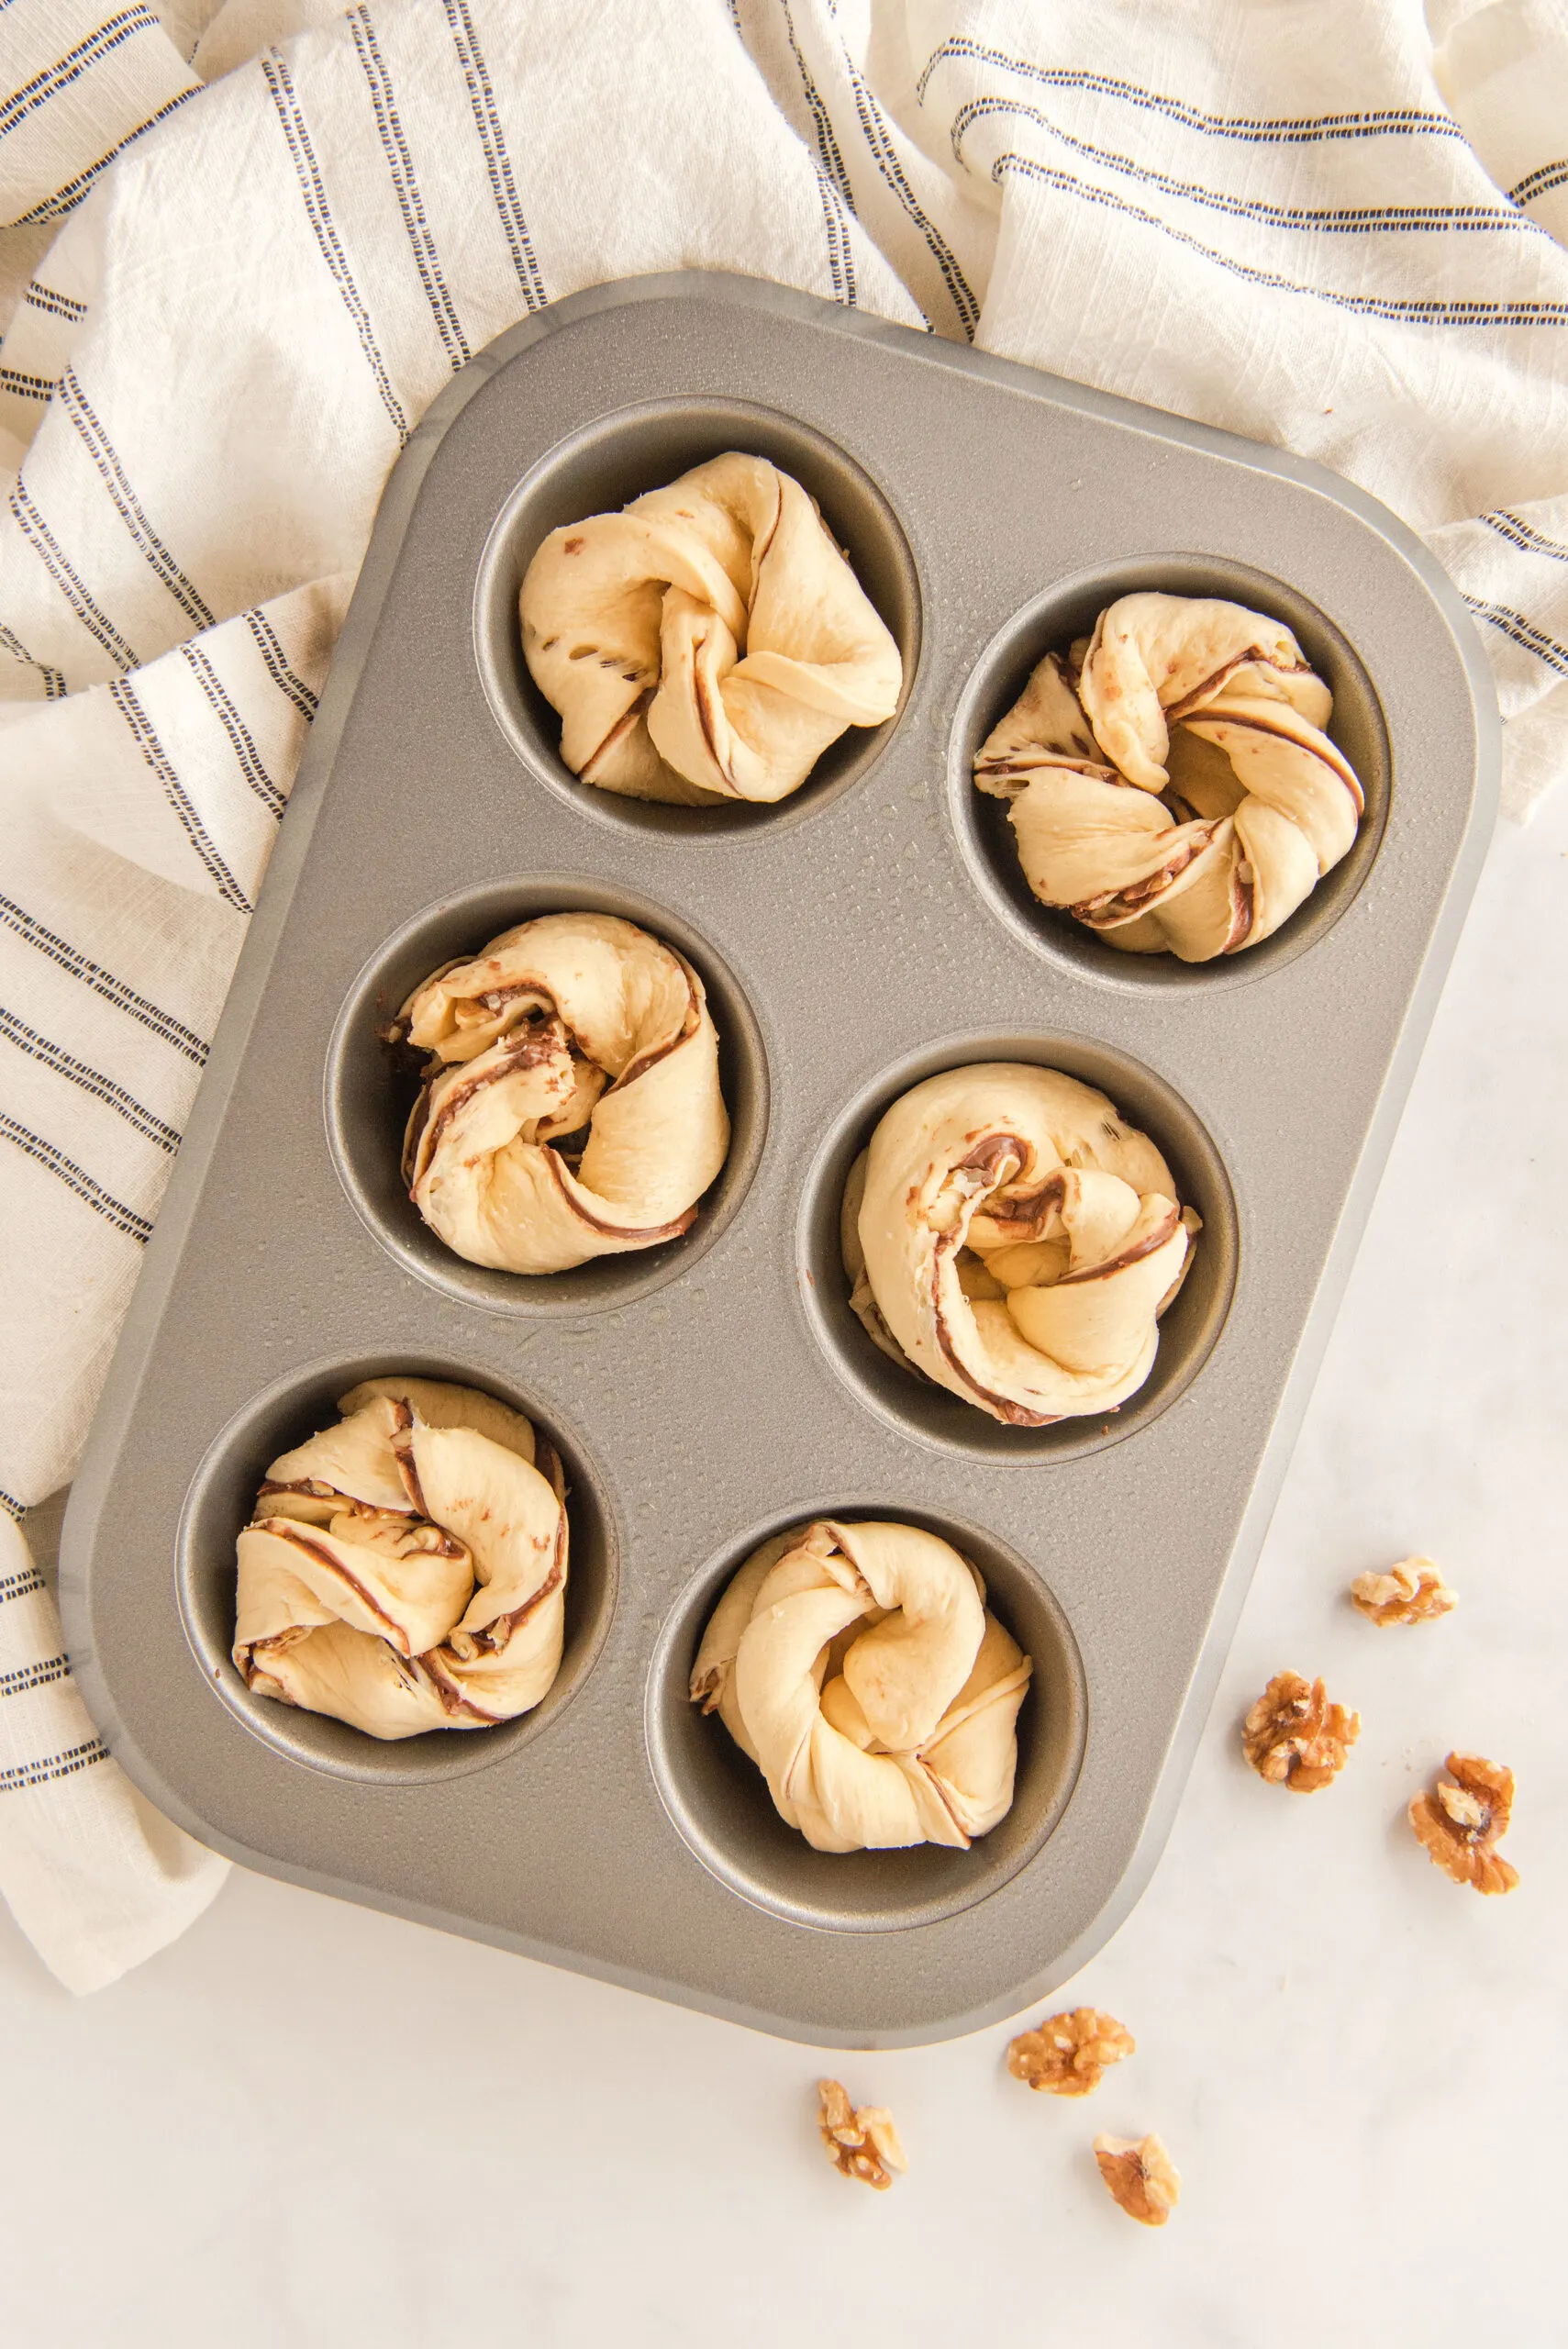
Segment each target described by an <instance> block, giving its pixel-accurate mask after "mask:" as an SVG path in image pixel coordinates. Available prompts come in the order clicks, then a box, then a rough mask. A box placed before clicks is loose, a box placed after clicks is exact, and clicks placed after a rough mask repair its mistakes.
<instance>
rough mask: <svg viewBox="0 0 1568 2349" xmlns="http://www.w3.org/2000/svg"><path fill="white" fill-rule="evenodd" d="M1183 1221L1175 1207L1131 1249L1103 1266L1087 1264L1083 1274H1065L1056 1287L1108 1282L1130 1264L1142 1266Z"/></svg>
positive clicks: (1109, 1257) (1179, 1211)
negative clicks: (1114, 1274)
mask: <svg viewBox="0 0 1568 2349" xmlns="http://www.w3.org/2000/svg"><path fill="white" fill-rule="evenodd" d="M1181 1219H1182V1211H1181V1209H1180V1208H1177V1207H1174V1206H1173V1208H1172V1209H1171V1212H1170V1214H1169V1215H1166V1216H1162V1217H1161V1219H1160V1220H1159V1222H1158V1223H1157V1224H1156V1225H1155V1227H1154V1229H1153V1230H1151V1231H1146V1232H1145V1233H1144V1235H1143V1237H1142V1239H1141V1240H1140V1241H1135V1242H1134V1244H1133V1245H1132V1246H1131V1247H1130V1248H1124V1249H1123V1250H1122V1251H1121V1253H1120V1254H1119V1255H1118V1256H1107V1257H1106V1261H1105V1263H1104V1264H1086V1265H1085V1266H1084V1270H1083V1271H1082V1272H1081V1273H1063V1274H1062V1278H1061V1279H1060V1280H1059V1281H1057V1282H1056V1283H1054V1286H1056V1287H1057V1288H1073V1287H1081V1286H1083V1284H1084V1282H1085V1281H1103V1280H1108V1279H1109V1278H1110V1275H1112V1273H1119V1272H1124V1271H1125V1270H1126V1268H1127V1266H1128V1265H1129V1264H1140V1263H1141V1262H1142V1260H1143V1258H1144V1257H1145V1256H1152V1255H1153V1253H1154V1252H1155V1250H1156V1249H1157V1248H1163V1246H1164V1245H1165V1242H1166V1241H1167V1240H1169V1238H1170V1237H1171V1234H1172V1233H1173V1231H1174V1230H1175V1229H1176V1227H1177V1225H1178V1224H1179V1223H1180V1222H1181Z"/></svg>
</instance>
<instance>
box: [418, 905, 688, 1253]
mask: <svg viewBox="0 0 1568 2349" xmlns="http://www.w3.org/2000/svg"><path fill="white" fill-rule="evenodd" d="M392 1033H393V1035H394V1037H395V1038H396V1039H399V1040H402V1041H406V1042H408V1043H409V1044H411V1045H412V1046H414V1047H415V1049H416V1050H417V1051H419V1052H425V1053H427V1054H428V1060H427V1063H426V1074H425V1083H424V1085H423V1086H422V1088H421V1090H420V1094H419V1097H418V1099H417V1101H416V1103H415V1105H414V1108H413V1112H412V1114H411V1116H410V1118H409V1120H408V1130H407V1135H406V1141H405V1144H404V1160H403V1173H404V1179H405V1181H406V1183H407V1185H408V1192H409V1197H411V1198H412V1199H413V1201H414V1204H415V1206H416V1207H417V1208H418V1210H419V1212H420V1214H421V1215H422V1216H423V1217H424V1219H425V1220H426V1222H427V1223H428V1225H429V1226H430V1228H431V1229H432V1230H434V1231H436V1232H438V1233H439V1236H440V1237H441V1239H442V1240H444V1241H446V1244H447V1246H448V1247H449V1248H450V1249H451V1250H453V1251H454V1252H455V1253H456V1254H457V1255H459V1256H463V1257H466V1258H467V1259H468V1261H469V1263H470V1264H490V1265H495V1266H498V1267H500V1268H501V1269H502V1270H503V1271H506V1272H512V1273H556V1272H562V1271H565V1270H566V1269H567V1268H568V1267H570V1266H571V1265H573V1264H586V1263H588V1261H589V1260H590V1258H592V1257H595V1256H613V1255H621V1254H624V1253H625V1252H627V1251H628V1250H629V1249H633V1248H651V1247H652V1246H654V1245H655V1243H656V1242H657V1241H662V1240H673V1239H675V1238H677V1237H678V1236H679V1234H680V1233H682V1232H683V1231H685V1230H689V1229H690V1227H691V1225H692V1223H693V1222H694V1221H695V1218H696V1212H697V1208H696V1203H697V1201H698V1200H699V1199H700V1198H701V1197H702V1195H703V1193H704V1192H705V1191H706V1189H707V1187H708V1185H709V1184H710V1183H711V1182H712V1181H713V1180H714V1178H715V1176H716V1175H717V1173H718V1170H719V1168H720V1167H721V1166H722V1165H723V1163H724V1159H725V1153H726V1152H727V1151H728V1147H729V1119H728V1116H727V1115H726V1112H725V1107H724V1097H723V1095H722V1093H721V1092H720V1090H719V1083H718V1036H717V1030H715V1028H714V1024H713V1021H712V1019H711V1018H710V1017H709V1015H708V1008H707V996H706V993H705V992H704V989H703V983H702V981H701V979H700V978H699V977H698V976H697V974H696V973H695V971H694V970H693V968H692V966H691V964H690V963H688V962H686V961H685V959H684V956H682V955H680V954H677V953H676V952H674V950H673V948H672V947H669V946H666V945H664V944H663V943H662V941H661V940H659V939H657V938H651V937H650V936H649V934H648V932H647V931H646V930H639V929H638V928H637V926H636V925H635V923H633V922H629V921H621V920H619V919H618V918H617V917H616V916H614V915H612V914H589V913H582V914H545V915H543V916H542V917H541V918H539V920H538V921H527V922H524V923H523V924H522V925H521V927H520V928H519V929H517V930H507V931H506V932H505V934H504V935H503V936H502V937H500V938H495V939H492V941H490V944H489V945H488V946H487V947H486V948H485V950H484V953H483V954H481V955H480V956H478V957H477V959H476V960H474V961H473V962H469V963H449V964H447V965H446V967H445V968H444V969H442V970H439V971H437V972H436V973H435V974H433V976H431V977H430V978H428V979H427V980H426V981H425V984H424V985H423V986H420V987H417V988H416V989H415V991H414V993H413V994H412V995H411V996H409V998H408V1001H407V1002H406V1004H405V1005H404V1007H403V1009H402V1011H401V1012H400V1013H399V1015H398V1019H397V1022H396V1024H395V1027H394V1029H393V1030H392Z"/></svg>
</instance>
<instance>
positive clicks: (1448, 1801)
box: [1409, 1753, 1519, 1892]
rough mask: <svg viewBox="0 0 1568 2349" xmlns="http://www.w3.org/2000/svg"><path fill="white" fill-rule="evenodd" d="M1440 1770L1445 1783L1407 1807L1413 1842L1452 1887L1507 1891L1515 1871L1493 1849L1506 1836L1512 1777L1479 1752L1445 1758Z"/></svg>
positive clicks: (1441, 1781) (1515, 1881)
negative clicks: (1459, 1885)
mask: <svg viewBox="0 0 1568 2349" xmlns="http://www.w3.org/2000/svg"><path fill="white" fill-rule="evenodd" d="M1443 1767H1444V1769H1445V1770H1446V1771H1447V1772H1448V1774H1449V1776H1448V1778H1446V1779H1445V1778H1440V1779H1439V1780H1438V1783H1437V1785H1436V1787H1431V1788H1429V1789H1428V1791H1427V1792H1426V1793H1424V1794H1418V1795H1417V1796H1416V1797H1415V1798H1414V1800H1413V1801H1412V1802H1411V1805H1410V1812H1409V1817H1410V1824H1411V1826H1412V1827H1413V1828H1414V1829H1415V1831H1416V1840H1417V1842H1418V1843H1420V1844H1422V1845H1423V1846H1424V1847H1425V1850H1426V1854H1427V1857H1428V1859H1429V1860H1430V1861H1431V1862H1432V1863H1433V1864H1434V1865H1435V1866H1437V1867H1440V1868H1442V1869H1443V1870H1445V1872H1446V1873H1447V1874H1448V1875H1449V1876H1452V1878H1453V1880H1454V1882H1455V1884H1468V1885H1470V1886H1472V1887H1473V1888H1474V1890H1475V1891H1477V1892H1512V1890H1513V1888H1514V1887H1515V1885H1516V1884H1518V1880H1519V1872H1518V1868H1516V1867H1514V1866H1512V1865H1510V1864H1509V1862H1508V1861H1507V1860H1506V1859H1504V1857H1503V1856H1502V1854H1501V1853H1500V1852H1499V1851H1498V1850H1497V1849H1496V1846H1497V1843H1498V1842H1499V1840H1500V1839H1501V1838H1502V1837H1503V1836H1504V1835H1506V1834H1507V1831H1508V1820H1509V1816H1510V1814H1511V1813H1512V1810H1513V1807H1514V1774H1513V1772H1512V1771H1511V1770H1506V1769H1504V1767H1503V1765H1502V1764H1501V1763H1500V1762H1487V1761H1485V1760H1484V1759H1483V1757H1482V1756H1481V1755H1480V1754H1479V1753H1451V1754H1450V1755H1449V1757H1448V1760H1447V1761H1446V1762H1445V1763H1444V1765H1443ZM1450 1780H1451V1781H1452V1783H1450Z"/></svg>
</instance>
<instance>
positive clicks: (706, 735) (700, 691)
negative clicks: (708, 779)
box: [692, 669, 735, 783]
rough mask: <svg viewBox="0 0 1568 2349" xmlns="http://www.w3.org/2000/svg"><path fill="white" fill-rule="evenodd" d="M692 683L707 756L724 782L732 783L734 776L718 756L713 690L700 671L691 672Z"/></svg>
mask: <svg viewBox="0 0 1568 2349" xmlns="http://www.w3.org/2000/svg"><path fill="white" fill-rule="evenodd" d="M692 683H693V685H694V686H695V689H696V703H697V720H698V723H699V724H700V725H701V727H702V738H703V740H704V741H705V742H706V745H707V754H708V756H709V758H710V759H711V760H712V761H713V763H714V765H715V766H716V767H717V769H718V772H719V774H721V775H722V776H723V777H724V780H725V782H726V783H733V782H734V780H735V778H734V776H733V775H732V774H730V772H729V769H728V766H727V765H726V764H725V763H724V761H723V760H722V759H721V758H720V757H719V755H718V736H717V731H716V729H715V712H714V707H713V689H712V687H711V685H709V683H708V680H707V677H706V674H704V672H703V671H702V670H701V669H695V670H694V671H693V674H692Z"/></svg>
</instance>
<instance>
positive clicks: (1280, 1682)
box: [1241, 1672, 1362, 1795]
mask: <svg viewBox="0 0 1568 2349" xmlns="http://www.w3.org/2000/svg"><path fill="white" fill-rule="evenodd" d="M1361 1726H1362V1717H1361V1715H1360V1714H1359V1713H1347V1712H1346V1710H1345V1709H1344V1707H1343V1705H1331V1704H1329V1700H1328V1698H1327V1697H1326V1695H1325V1694H1324V1689H1323V1683H1322V1682H1321V1681H1320V1680H1311V1681H1307V1680H1303V1678H1302V1676H1301V1675H1300V1673H1299V1672H1276V1673H1275V1675H1274V1676H1273V1679H1272V1680H1271V1681H1270V1683H1269V1685H1268V1687H1266V1688H1265V1689H1264V1691H1263V1693H1262V1696H1261V1697H1260V1698H1259V1699H1258V1701H1257V1703H1256V1704H1255V1705H1254V1706H1253V1707H1252V1709H1251V1712H1250V1713H1249V1714H1248V1716H1247V1720H1246V1724H1245V1726H1244V1728H1243V1730H1242V1733H1241V1744H1242V1748H1243V1751H1244V1752H1245V1753H1246V1756H1247V1759H1248V1761H1249V1762H1250V1763H1251V1765H1252V1767H1253V1769H1254V1770H1256V1772H1257V1774H1258V1776H1259V1777H1260V1778H1267V1779H1268V1780H1269V1781H1270V1783H1271V1784H1272V1785H1273V1786H1279V1785H1282V1784H1283V1785H1284V1786H1287V1787H1289V1788H1290V1790H1291V1792H1292V1793H1293V1794H1298V1795H1309V1794H1314V1793H1316V1791H1317V1789H1318V1787H1326V1786H1327V1785H1328V1784H1329V1781H1330V1779H1331V1778H1333V1777H1334V1776H1336V1775H1337V1774H1338V1772H1340V1770H1342V1769H1343V1768H1344V1766H1345V1756H1346V1754H1347V1753H1349V1752H1350V1749H1351V1746H1352V1745H1353V1744H1354V1743H1355V1742H1356V1740H1357V1738H1358V1737H1359V1736H1360V1735H1361Z"/></svg>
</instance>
